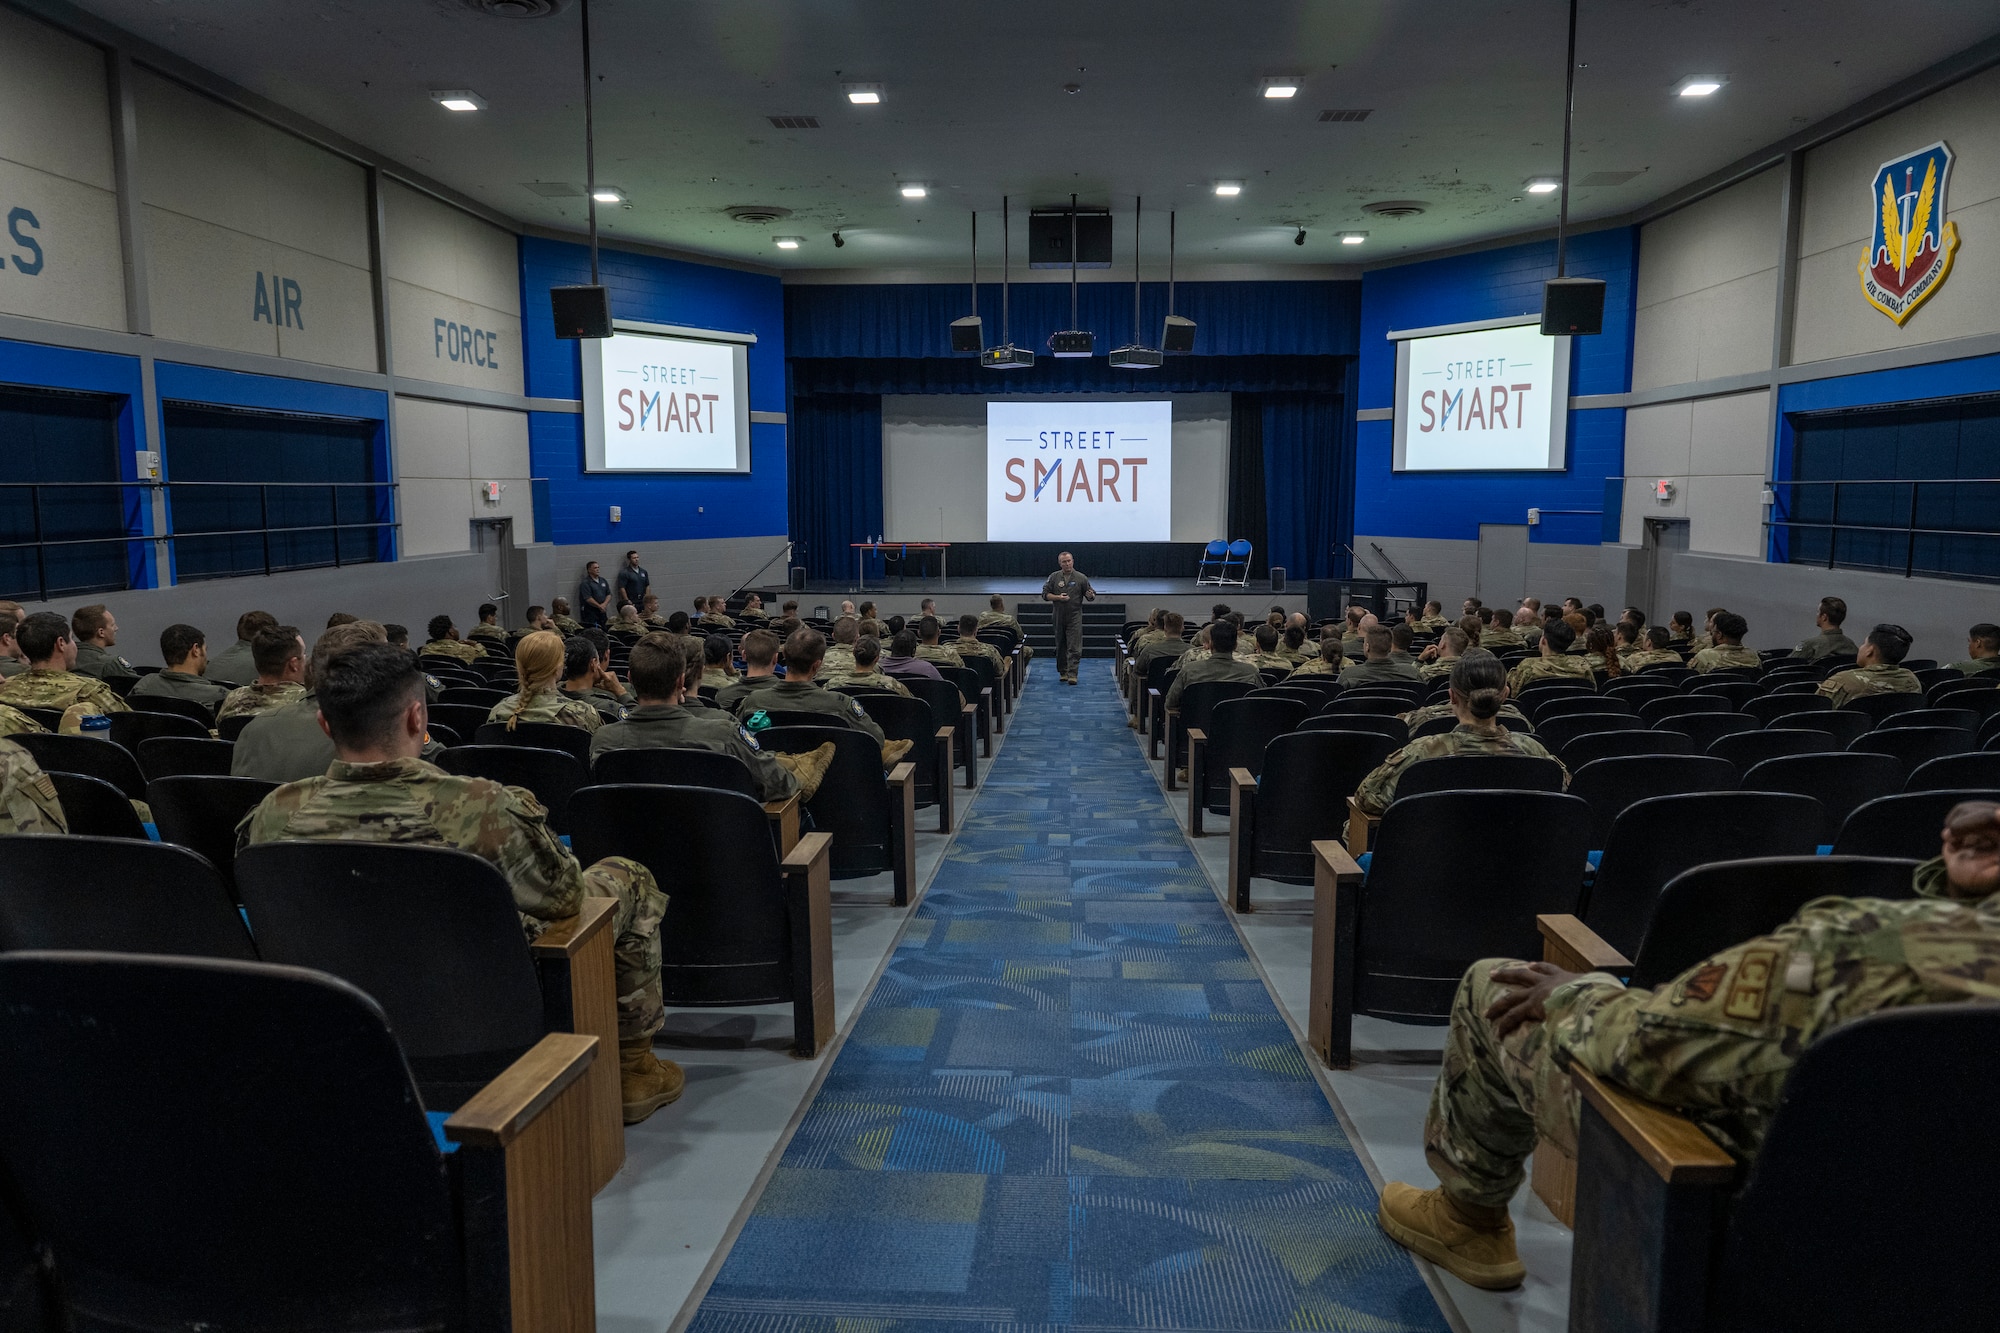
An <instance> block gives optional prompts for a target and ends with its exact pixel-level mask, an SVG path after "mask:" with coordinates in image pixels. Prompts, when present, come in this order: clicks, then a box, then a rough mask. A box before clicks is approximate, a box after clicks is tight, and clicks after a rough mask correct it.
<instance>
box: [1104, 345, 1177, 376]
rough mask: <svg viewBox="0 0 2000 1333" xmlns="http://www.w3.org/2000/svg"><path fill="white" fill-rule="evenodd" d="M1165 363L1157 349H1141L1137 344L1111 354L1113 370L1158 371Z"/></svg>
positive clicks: (1121, 348)
mask: <svg viewBox="0 0 2000 1333" xmlns="http://www.w3.org/2000/svg"><path fill="white" fill-rule="evenodd" d="M1165 361H1166V357H1165V356H1163V355H1161V353H1160V350H1159V349H1158V348H1157V347H1141V346H1139V344H1137V343H1133V344H1132V345H1131V346H1130V347H1120V348H1118V349H1117V350H1116V351H1114V352H1112V353H1111V368H1112V369H1113V370H1158V369H1159V368H1160V366H1161V365H1162V364H1164V363H1165Z"/></svg>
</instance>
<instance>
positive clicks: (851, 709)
mask: <svg viewBox="0 0 2000 1333" xmlns="http://www.w3.org/2000/svg"><path fill="white" fill-rule="evenodd" d="M784 652H785V678H784V679H783V680H780V681H778V682H776V683H775V684H772V685H767V686H765V687H764V688H763V689H760V690H758V691H757V692H756V693H755V694H754V695H750V696H747V697H745V698H744V699H742V700H741V701H740V702H738V703H737V705H736V716H737V717H738V718H740V719H742V720H743V721H746V722H747V721H749V720H750V719H751V718H752V717H753V716H755V715H756V714H757V713H759V712H762V711H764V710H766V709H776V710H782V711H785V712H792V713H819V714H822V715H824V716H825V718H826V721H825V723H823V724H822V725H825V726H829V727H851V728H853V729H854V730H856V731H865V732H867V733H868V734H869V735H870V736H873V737H874V738H875V743H876V744H877V745H879V746H881V747H882V767H883V768H885V769H886V768H889V767H891V766H893V765H894V764H895V763H896V761H897V760H899V759H901V758H902V757H903V756H904V755H906V754H908V753H909V752H910V746H911V744H912V742H910V741H906V740H902V741H892V740H890V739H889V738H888V737H886V736H884V735H883V734H882V728H881V727H879V726H877V725H876V723H875V719H874V718H872V717H870V716H868V710H867V709H865V708H863V707H862V706H861V701H860V700H858V699H853V698H850V697H849V696H847V695H844V694H835V693H834V692H833V691H832V690H829V689H826V688H824V687H822V686H821V685H820V683H819V682H818V680H816V679H815V677H816V676H818V675H819V668H820V663H821V661H822V660H824V658H825V656H826V638H825V636H824V635H822V634H821V633H820V632H819V631H818V630H816V629H805V628H799V629H795V630H793V631H792V633H791V637H789V638H787V639H786V640H785V649H784Z"/></svg>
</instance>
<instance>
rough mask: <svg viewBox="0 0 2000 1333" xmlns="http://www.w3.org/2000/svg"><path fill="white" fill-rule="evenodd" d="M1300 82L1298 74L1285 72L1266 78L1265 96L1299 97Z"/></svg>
mask: <svg viewBox="0 0 2000 1333" xmlns="http://www.w3.org/2000/svg"><path fill="white" fill-rule="evenodd" d="M1299 82H1300V80H1299V78H1298V76H1297V75H1293V74H1283V75H1279V76H1277V77H1274V78H1269V79H1266V80H1264V96H1266V97H1297V96H1298V95H1299Z"/></svg>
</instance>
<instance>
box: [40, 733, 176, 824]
mask: <svg viewBox="0 0 2000 1333" xmlns="http://www.w3.org/2000/svg"><path fill="white" fill-rule="evenodd" d="M7 739H9V740H11V741H13V742H14V744H16V745H18V746H20V747H21V748H22V749H24V750H26V751H27V752H28V753H29V754H30V755H32V756H34V760H35V763H36V764H37V765H38V766H39V767H40V768H41V770H42V771H43V772H44V773H81V774H83V775H84V776H85V777H92V778H96V779H97V780H98V781H100V782H108V783H110V784H111V785H112V786H113V787H115V788H117V789H118V790H119V791H120V792H122V793H123V794H124V796H125V797H126V799H127V800H133V801H142V800H144V799H145V798H146V775H145V773H144V772H142V771H141V770H140V768H139V761H138V759H137V758H135V757H134V756H133V754H132V752H131V751H129V750H127V749H126V748H125V747H124V746H122V745H110V744H107V743H106V742H104V741H101V740H98V739H97V738H96V737H93V736H62V735H58V734H56V733H54V732H48V733H43V732H35V731H29V732H23V733H22V734H20V735H18V736H10V737H8V738H7ZM70 832H72V833H74V832H76V830H75V829H71V830H70Z"/></svg>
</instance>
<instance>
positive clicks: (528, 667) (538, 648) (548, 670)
mask: <svg viewBox="0 0 2000 1333" xmlns="http://www.w3.org/2000/svg"><path fill="white" fill-rule="evenodd" d="M563 657H564V650H563V640H562V635H560V634H557V633H556V632H555V631H554V630H536V631H535V632H534V633H533V634H530V635H527V636H526V637H524V638H523V639H522V640H521V642H520V643H518V644H516V645H515V647H514V679H515V682H516V689H515V691H514V693H512V694H510V695H508V696H507V697H506V698H505V699H502V700H501V701H500V702H499V703H497V704H494V705H493V707H492V709H491V710H490V711H489V712H488V713H487V714H486V720H487V721H488V722H505V723H506V724H507V730H509V731H512V730H514V729H515V727H517V726H519V725H520V724H521V723H523V722H548V723H554V724H555V725H556V726H559V727H576V728H578V729H579V730H582V731H596V730H597V729H598V728H599V727H601V726H603V725H604V718H603V716H602V715H601V714H599V713H598V711H597V708H596V707H595V706H594V705H592V704H589V703H586V702H584V701H583V700H580V699H572V698H570V697H569V696H568V695H566V694H564V693H563V692H562V691H561V690H560V689H558V688H557V686H558V685H559V684H560V683H561V681H562V678H563V666H564V661H563Z"/></svg>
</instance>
